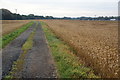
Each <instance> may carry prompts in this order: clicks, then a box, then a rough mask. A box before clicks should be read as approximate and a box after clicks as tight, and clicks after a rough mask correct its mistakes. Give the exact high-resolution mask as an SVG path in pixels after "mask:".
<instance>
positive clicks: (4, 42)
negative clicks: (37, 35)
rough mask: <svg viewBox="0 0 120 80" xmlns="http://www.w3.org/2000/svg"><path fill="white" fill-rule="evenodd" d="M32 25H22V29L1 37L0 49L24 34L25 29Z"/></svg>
mask: <svg viewBox="0 0 120 80" xmlns="http://www.w3.org/2000/svg"><path fill="white" fill-rule="evenodd" d="M32 24H33V22H30V23H28V24H26V25H24V26H23V27H21V28H19V29H17V30H15V31H14V32H11V33H9V34H7V35H4V36H2V37H1V38H0V48H4V47H5V46H6V45H7V44H8V43H10V42H11V41H12V40H14V39H15V38H16V37H17V36H19V35H20V34H21V33H22V32H24V31H25V30H26V29H28V28H29V27H30V26H31V25H32ZM13 26H14V25H13Z"/></svg>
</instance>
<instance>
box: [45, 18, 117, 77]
mask: <svg viewBox="0 0 120 80" xmlns="http://www.w3.org/2000/svg"><path fill="white" fill-rule="evenodd" d="M43 21H44V22H45V23H46V24H47V25H48V26H49V28H50V29H51V30H52V31H53V32H54V33H56V35H57V36H59V37H60V38H61V39H63V40H64V41H66V42H67V43H68V44H69V45H70V46H71V47H73V48H74V50H76V51H77V56H79V58H80V59H82V60H83V61H85V64H86V65H87V66H90V67H91V68H92V69H94V71H95V72H96V74H99V75H101V76H102V77H103V78H116V77H118V71H119V64H118V27H117V22H115V21H80V20H43Z"/></svg>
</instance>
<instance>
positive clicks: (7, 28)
mask: <svg viewBox="0 0 120 80" xmlns="http://www.w3.org/2000/svg"><path fill="white" fill-rule="evenodd" d="M28 22H30V20H2V30H1V31H2V32H1V34H2V35H5V34H8V33H10V32H12V31H14V30H16V29H18V28H20V27H22V26H23V25H25V24H27V23H28Z"/></svg>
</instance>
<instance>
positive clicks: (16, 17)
mask: <svg viewBox="0 0 120 80" xmlns="http://www.w3.org/2000/svg"><path fill="white" fill-rule="evenodd" d="M0 15H2V18H0V19H2V20H29V19H72V20H118V17H114V16H110V17H108V16H106V17H103V16H100V17H77V18H71V17H62V18H57V17H53V16H37V15H34V14H29V15H20V14H16V13H12V12H10V11H9V10H7V9H0Z"/></svg>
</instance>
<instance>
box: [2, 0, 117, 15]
mask: <svg viewBox="0 0 120 80" xmlns="http://www.w3.org/2000/svg"><path fill="white" fill-rule="evenodd" d="M118 1H119V0H0V8H5V9H9V10H10V11H11V12H13V13H15V9H17V12H18V13H19V14H25V15H28V14H35V15H43V16H46V15H49V16H55V17H64V16H67V17H80V16H95V15H97V16H117V15H118Z"/></svg>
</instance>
